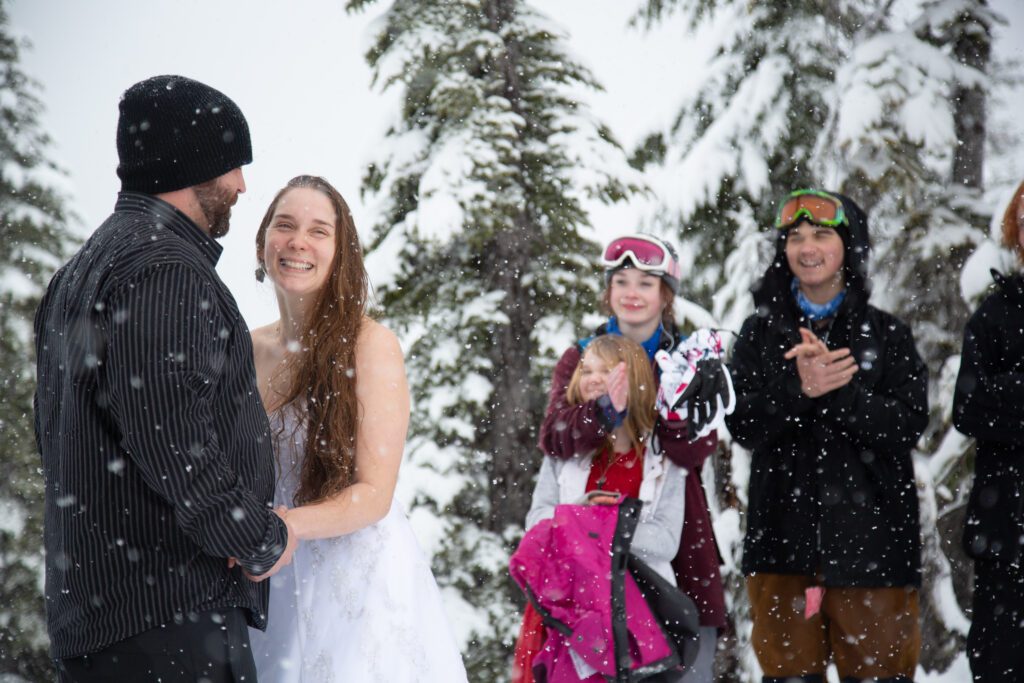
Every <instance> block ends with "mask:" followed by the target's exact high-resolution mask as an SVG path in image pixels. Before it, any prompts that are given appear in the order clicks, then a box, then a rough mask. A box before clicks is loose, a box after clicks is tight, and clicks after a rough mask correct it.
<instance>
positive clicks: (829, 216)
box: [775, 190, 847, 230]
mask: <svg viewBox="0 0 1024 683" xmlns="http://www.w3.org/2000/svg"><path fill="white" fill-rule="evenodd" d="M800 221H807V222H809V223H812V224H814V225H820V226H823V227H826V228H835V227H837V226H840V225H847V220H846V213H845V212H844V211H843V203H842V202H841V201H840V200H839V198H838V197H836V196H833V195H831V194H829V193H827V192H822V191H821V190H797V191H796V192H791V193H790V194H789V196H787V197H786V199H785V200H783V202H782V204H780V205H779V213H778V216H776V218H775V227H776V228H777V229H779V230H787V229H789V228H792V227H793V226H794V225H796V224H797V223H799V222H800Z"/></svg>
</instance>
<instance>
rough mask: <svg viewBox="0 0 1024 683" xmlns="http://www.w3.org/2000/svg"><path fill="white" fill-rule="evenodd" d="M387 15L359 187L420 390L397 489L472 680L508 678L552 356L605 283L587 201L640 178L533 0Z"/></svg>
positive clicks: (427, 6)
mask: <svg viewBox="0 0 1024 683" xmlns="http://www.w3.org/2000/svg"><path fill="white" fill-rule="evenodd" d="M371 2H372V0H349V2H348V8H349V9H350V10H357V9H360V8H362V7H364V6H366V5H368V4H370V3H371ZM379 26H380V28H379V32H378V34H377V36H376V42H375V44H374V45H373V47H372V48H371V50H370V52H369V54H368V60H369V63H370V64H371V66H372V68H373V70H374V74H375V80H376V81H377V82H378V83H381V84H383V87H384V88H389V87H395V88H397V89H399V90H400V93H401V104H400V106H401V110H400V112H399V113H398V115H397V116H396V117H395V118H396V121H395V123H394V124H393V125H392V127H391V128H390V129H389V130H388V132H387V134H386V137H385V141H384V145H383V147H382V149H381V151H380V154H379V157H378V159H377V160H376V161H375V162H374V163H373V164H372V165H371V166H370V168H369V170H368V171H367V174H366V177H365V184H364V188H363V190H364V196H368V197H371V198H373V199H374V200H375V201H376V202H377V209H376V213H377V215H378V216H379V220H378V222H377V225H376V227H375V232H374V236H373V239H372V243H371V245H370V249H369V255H368V264H369V268H370V273H371V278H372V279H373V281H374V284H375V286H376V288H377V294H378V296H379V298H380V303H381V304H382V305H383V309H384V316H385V319H386V321H387V322H388V324H390V325H391V326H393V327H394V329H395V330H396V331H397V332H398V334H399V335H400V337H401V338H402V340H403V343H404V346H405V349H406V355H407V367H408V374H409V377H410V384H411V387H412V391H413V398H414V407H413V419H412V426H411V434H410V442H409V446H408V449H407V461H406V463H405V465H404V467H403V474H402V477H401V480H402V481H400V490H402V491H403V492H404V493H403V496H404V497H405V498H406V499H408V500H409V501H410V502H411V505H412V507H413V511H412V514H411V516H412V520H413V523H414V526H416V528H417V531H418V532H419V533H420V535H421V538H422V540H424V541H425V542H426V544H427V545H428V546H432V547H429V550H431V551H433V552H434V553H435V554H434V569H435V573H436V575H437V577H438V580H439V582H440V583H441V584H442V586H443V588H444V589H445V592H446V600H447V603H448V606H449V609H450V612H451V614H452V615H453V616H454V617H455V618H456V621H457V628H458V629H459V631H460V633H459V635H460V637H461V638H462V640H463V644H464V648H463V650H464V654H465V657H466V662H467V666H468V669H469V672H470V677H471V679H473V680H480V681H493V680H502V679H504V678H505V677H507V675H508V670H509V669H508V667H509V657H508V655H509V652H510V647H511V644H512V640H513V639H514V636H515V629H516V627H517V625H518V619H519V610H518V604H521V601H520V600H518V596H517V595H516V591H513V590H511V589H512V586H511V582H510V581H509V579H508V578H507V563H508V557H509V555H510V553H511V551H512V550H513V549H514V544H515V542H516V541H517V540H518V538H519V536H520V535H521V532H522V527H521V525H522V521H523V519H524V517H525V513H526V511H527V509H528V507H529V501H530V496H531V493H532V489H533V485H532V482H533V478H534V475H535V472H536V469H537V466H538V463H539V453H538V451H537V448H536V445H535V444H536V435H537V428H538V426H539V424H540V421H541V417H542V412H543V409H544V406H545V404H546V400H547V396H546V389H547V382H548V379H549V377H550V371H551V368H552V365H553V359H554V358H553V356H554V353H556V352H561V350H562V349H563V348H564V346H566V345H567V344H568V343H569V340H570V339H571V338H572V336H571V335H572V332H573V326H574V323H576V322H578V321H579V318H580V316H581V315H582V313H583V312H584V311H586V310H589V309H592V308H593V306H594V302H595V301H596V296H597V292H596V290H595V285H596V284H597V282H598V278H597V277H596V273H595V271H594V270H593V265H592V263H591V262H590V261H589V259H587V258H584V255H587V254H592V253H594V252H595V251H596V249H597V247H596V245H594V244H593V243H592V242H590V241H589V240H588V239H587V238H586V235H587V229H586V225H585V224H586V220H587V217H586V215H585V212H584V209H583V204H582V203H583V202H584V200H586V199H589V198H594V197H596V198H599V199H601V200H604V201H609V202H610V201H615V200H618V199H620V198H623V197H624V196H626V195H628V194H630V193H631V192H633V191H635V190H636V189H637V188H638V186H637V184H636V182H635V179H636V178H637V177H638V176H637V174H636V173H635V172H634V171H633V170H632V169H631V168H630V167H629V166H628V164H627V161H626V157H625V154H624V152H623V151H622V150H621V149H620V148H619V147H618V145H617V144H616V143H614V141H612V140H611V139H610V137H609V136H608V133H607V131H606V130H605V129H604V128H603V127H601V126H600V125H599V124H597V123H595V121H594V120H592V118H591V117H590V116H588V114H587V113H586V111H583V110H582V109H581V108H580V107H579V106H578V105H577V100H578V97H577V96H576V95H578V94H579V92H580V90H581V89H584V88H593V87H596V84H595V83H594V80H593V78H592V77H591V75H590V74H589V73H588V72H587V71H586V70H585V69H584V68H583V67H582V66H581V65H579V64H578V63H577V62H575V61H574V59H573V58H572V57H571V56H569V55H568V54H567V53H566V52H565V51H564V48H563V41H564V36H562V35H560V33H559V31H558V30H557V29H555V28H554V27H553V26H551V25H550V24H549V23H548V21H547V20H546V19H545V18H544V17H543V16H541V15H540V14H539V13H538V12H537V11H535V10H534V9H533V8H531V6H530V5H529V4H528V3H527V2H524V1H523V0H450V1H448V2H443V3H439V2H435V1H433V0H403V1H399V2H395V3H393V4H392V5H391V6H390V8H389V9H388V10H387V11H386V13H385V14H384V15H383V17H382V19H381V23H380V24H379ZM517 603H518V604H517Z"/></svg>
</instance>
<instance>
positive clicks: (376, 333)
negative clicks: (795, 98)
mask: <svg viewBox="0 0 1024 683" xmlns="http://www.w3.org/2000/svg"><path fill="white" fill-rule="evenodd" d="M356 356H357V358H356V362H357V363H360V364H361V363H383V362H387V361H391V362H397V363H400V364H401V363H402V347H401V345H400V344H399V343H398V336H397V335H396V334H395V333H394V332H392V331H391V330H390V329H388V328H387V327H385V326H384V325H382V324H381V323H379V322H377V321H376V320H372V319H370V318H364V319H363V325H362V327H361V328H360V330H359V343H358V345H357V346H356Z"/></svg>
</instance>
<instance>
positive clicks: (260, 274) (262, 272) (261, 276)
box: [256, 263, 267, 282]
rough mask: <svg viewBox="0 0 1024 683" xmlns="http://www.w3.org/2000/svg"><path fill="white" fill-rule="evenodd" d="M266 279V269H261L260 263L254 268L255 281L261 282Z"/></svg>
mask: <svg viewBox="0 0 1024 683" xmlns="http://www.w3.org/2000/svg"><path fill="white" fill-rule="evenodd" d="M266 278H267V269H266V268H264V267H263V264H262V263H260V264H259V265H258V266H256V281H257V282H263V281H264V280H265V279H266Z"/></svg>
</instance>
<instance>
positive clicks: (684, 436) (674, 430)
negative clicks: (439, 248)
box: [654, 417, 718, 476]
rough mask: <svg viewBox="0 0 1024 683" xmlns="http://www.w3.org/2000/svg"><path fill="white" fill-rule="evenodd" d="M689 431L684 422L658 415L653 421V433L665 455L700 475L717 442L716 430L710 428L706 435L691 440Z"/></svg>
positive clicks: (687, 469)
mask: <svg viewBox="0 0 1024 683" xmlns="http://www.w3.org/2000/svg"><path fill="white" fill-rule="evenodd" d="M689 431H690V430H689V429H687V425H686V422H668V421H666V420H662V419H661V417H659V418H658V419H657V421H656V422H655V423H654V435H655V437H657V439H658V443H660V444H661V448H662V450H663V451H664V452H665V456H666V457H667V458H668V459H669V460H671V461H672V462H673V463H675V464H676V465H678V466H679V467H682V468H683V469H684V470H686V471H687V472H691V473H696V474H697V476H700V470H701V467H703V466H704V461H705V460H707V458H708V456H709V455H711V454H712V453H713V452H714V451H715V446H716V445H717V444H718V432H717V431H715V430H712V431H711V433H709V434H708V435H707V436H704V437H702V438H700V439H697V440H696V441H692V442H691V441H690V433H689Z"/></svg>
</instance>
